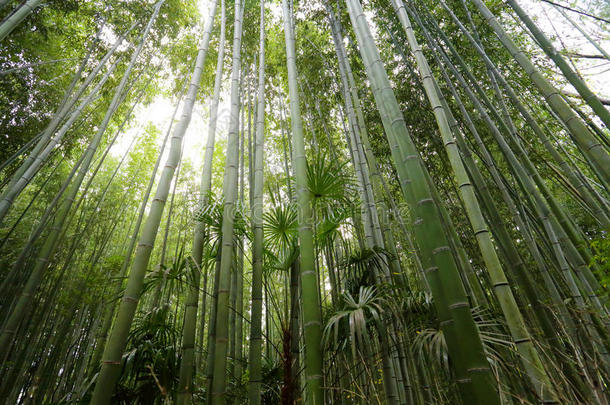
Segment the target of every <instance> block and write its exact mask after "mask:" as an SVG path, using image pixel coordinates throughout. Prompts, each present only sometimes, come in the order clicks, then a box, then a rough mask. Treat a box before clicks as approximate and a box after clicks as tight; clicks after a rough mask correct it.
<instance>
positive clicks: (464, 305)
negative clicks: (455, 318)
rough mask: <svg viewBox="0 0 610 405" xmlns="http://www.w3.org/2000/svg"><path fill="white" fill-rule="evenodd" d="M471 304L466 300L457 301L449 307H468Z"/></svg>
mask: <svg viewBox="0 0 610 405" xmlns="http://www.w3.org/2000/svg"><path fill="white" fill-rule="evenodd" d="M468 307H469V305H468V303H467V302H466V301H460V302H456V303H455V304H451V305H449V309H459V308H468Z"/></svg>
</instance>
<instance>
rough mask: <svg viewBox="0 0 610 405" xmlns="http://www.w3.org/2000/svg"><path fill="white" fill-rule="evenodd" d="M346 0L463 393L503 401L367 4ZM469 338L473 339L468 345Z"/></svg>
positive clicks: (463, 395) (467, 398)
mask: <svg viewBox="0 0 610 405" xmlns="http://www.w3.org/2000/svg"><path fill="white" fill-rule="evenodd" d="M347 4H348V10H349V14H350V19H351V21H352V26H353V27H354V31H355V32H356V37H357V40H358V44H359V46H360V54H361V55H362V58H363V60H364V64H365V67H366V70H367V74H368V76H369V79H370V80H371V85H372V87H373V94H374V96H375V100H376V104H377V107H378V109H379V112H380V114H381V119H382V122H383V124H384V128H385V130H386V135H387V137H388V141H389V143H390V149H391V151H392V157H393V160H394V163H395V166H396V169H397V170H398V173H399V179H400V183H401V187H402V189H403V193H404V195H405V199H406V200H407V202H408V204H409V206H410V208H411V210H412V212H413V215H414V224H415V227H414V228H415V233H416V239H417V243H418V245H419V248H420V251H421V253H422V256H421V257H422V262H424V268H425V269H426V277H427V279H428V282H429V284H430V287H431V290H432V293H433V295H434V298H435V306H436V307H437V310H438V313H439V316H440V318H441V325H443V329H444V331H445V333H446V336H445V337H446V341H447V344H448V346H449V350H450V353H451V355H452V356H454V360H455V362H456V370H457V374H458V383H459V386H460V388H461V394H462V397H463V398H464V400H465V401H467V402H469V401H471V400H473V399H474V400H477V401H482V402H485V403H499V397H498V392H497V390H496V387H495V383H494V382H493V381H492V378H491V373H490V370H489V366H488V364H487V361H486V359H485V356H484V355H483V347H482V343H481V340H480V336H479V335H478V331H477V330H476V326H475V324H474V321H473V319H472V316H471V314H470V310H469V305H468V302H467V299H466V295H465V292H464V288H463V285H462V282H461V280H460V277H459V274H458V271H457V268H456V265H455V262H454V260H453V257H452V255H451V252H450V249H449V247H448V245H447V240H446V237H445V235H444V232H443V229H442V226H441V224H440V221H439V219H438V215H437V207H436V206H435V204H434V200H433V198H432V195H431V192H430V187H429V185H428V184H427V180H426V175H425V173H424V170H425V169H424V167H423V165H422V162H421V160H420V157H419V153H418V151H417V149H416V148H415V145H414V144H413V141H412V139H411V137H410V135H409V132H408V130H407V128H406V125H405V122H404V118H403V117H402V113H401V112H400V109H399V107H398V102H397V101H396V97H395V95H394V92H393V91H392V89H391V86H390V83H389V79H388V77H387V73H386V72H385V69H384V68H383V63H382V62H381V59H380V56H379V51H378V50H377V48H376V46H375V44H374V41H373V39H372V37H371V33H370V30H369V27H368V23H367V22H366V17H365V16H364V13H363V11H362V8H361V6H360V4H359V2H358V1H356V0H349V1H348V2H347ZM449 285H451V288H449ZM465 341H468V342H469V344H468V345H465V344H464V343H463V342H465ZM459 342H462V344H460V343H459Z"/></svg>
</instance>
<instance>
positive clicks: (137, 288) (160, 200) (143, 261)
mask: <svg viewBox="0 0 610 405" xmlns="http://www.w3.org/2000/svg"><path fill="white" fill-rule="evenodd" d="M161 4H162V1H161V2H159V3H158V5H157V8H156V11H157V12H158V10H159V8H160V6H161ZM212 23H213V18H211V19H210V20H208V22H207V24H209V25H211V24H212ZM209 31H211V29H208V30H205V31H204V32H207V33H208V35H206V34H205V33H204V35H203V37H202V39H201V42H200V43H199V49H198V53H197V59H196V62H195V68H194V70H193V74H192V77H191V84H190V87H189V90H188V93H187V96H186V99H185V102H184V106H183V110H182V117H181V119H180V122H179V123H178V124H177V125H176V127H175V129H174V132H173V135H172V138H171V146H170V151H169V156H168V158H167V161H166V164H165V167H164V168H163V171H162V173H161V178H160V180H159V183H158V186H157V190H156V193H155V198H154V199H153V202H152V205H151V207H150V211H149V215H148V218H147V220H146V223H145V225H144V230H143V231H142V236H141V237H140V242H139V244H138V248H137V250H136V255H135V258H134V262H133V265H132V268H131V271H130V273H129V278H128V280H127V286H126V289H125V293H124V294H123V298H122V300H121V303H120V305H119V309H118V313H117V319H116V322H115V325H114V327H113V329H112V332H111V333H110V336H109V338H108V342H107V344H106V348H105V350H104V356H103V362H102V368H101V370H100V374H99V375H98V380H97V382H96V385H95V388H94V391H93V394H92V398H91V403H92V404H107V403H109V402H110V400H111V398H112V394H113V392H114V387H115V384H116V381H117V379H118V377H119V373H120V366H121V357H122V354H123V351H124V349H125V345H126V344H127V337H128V334H129V329H130V327H131V323H132V321H133V317H134V315H135V311H136V309H137V304H138V301H139V298H140V295H141V293H142V287H143V282H144V275H145V273H146V268H147V267H148V263H149V261H150V255H151V253H152V249H153V246H154V243H155V239H156V236H157V233H158V229H159V225H160V222H161V217H162V215H163V209H164V207H165V202H166V200H167V196H168V193H169V189H170V185H171V182H172V178H173V177H174V172H175V170H176V167H177V166H178V163H179V161H180V154H181V149H182V138H183V136H184V133H185V132H186V129H187V127H188V124H189V122H190V118H191V116H192V111H193V106H194V104H195V98H196V95H197V91H198V90H199V82H200V79H201V73H202V71H203V65H204V63H205V58H206V55H207V50H208V45H209Z"/></svg>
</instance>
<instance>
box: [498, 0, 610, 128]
mask: <svg viewBox="0 0 610 405" xmlns="http://www.w3.org/2000/svg"><path fill="white" fill-rule="evenodd" d="M507 3H508V5H509V6H511V8H512V9H513V10H515V13H517V15H518V16H519V19H520V20H521V21H522V22H523V23H524V24H525V26H526V27H527V29H528V30H529V31H530V32H531V33H532V35H533V36H534V38H535V39H536V42H538V44H539V45H540V47H541V48H542V50H543V51H544V53H545V54H546V55H547V56H548V57H549V58H551V59H552V60H553V62H555V64H556V65H557V67H558V68H559V69H560V70H561V72H562V73H563V74H564V76H565V78H566V79H567V80H568V81H569V82H570V84H571V85H572V86H574V88H575V89H576V91H577V92H578V94H580V95H581V96H582V98H583V100H584V101H585V103H587V104H588V105H589V107H591V109H592V110H593V111H594V112H595V114H597V116H598V117H599V118H600V119H601V120H602V122H603V123H604V124H606V127H607V128H610V112H609V111H608V110H607V109H606V107H604V105H603V104H602V102H601V101H600V99H599V98H598V97H597V96H596V95H595V94H594V93H593V92H592V91H591V89H589V86H587V84H586V83H585V82H584V81H583V80H582V79H581V78H580V76H579V75H578V73H576V72H575V71H574V70H573V69H572V68H571V67H570V65H569V64H568V62H566V60H565V59H564V58H563V56H562V55H561V54H560V53H559V52H557V50H556V49H555V47H554V46H553V44H552V43H551V41H550V40H549V39H548V38H547V37H546V35H544V33H543V32H542V31H541V30H540V29H539V28H538V26H537V25H536V24H535V23H534V21H532V19H531V18H530V17H529V16H528V15H527V13H526V12H525V11H524V10H523V9H522V8H521V7H520V6H519V3H517V2H516V1H515V0H507Z"/></svg>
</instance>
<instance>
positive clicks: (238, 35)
mask: <svg viewBox="0 0 610 405" xmlns="http://www.w3.org/2000/svg"><path fill="white" fill-rule="evenodd" d="M242 18H243V15H242V3H241V1H239V0H238V1H237V2H236V3H235V20H234V21H235V22H234V28H233V64H232V72H231V113H230V117H231V121H230V124H229V135H228V140H227V154H226V156H227V158H226V162H225V174H224V181H223V195H224V204H223V216H222V218H223V219H222V245H221V259H220V269H219V272H220V275H219V284H218V298H217V301H216V302H217V304H216V305H217V309H216V311H217V314H216V336H215V345H214V377H213V380H212V391H211V395H212V397H211V403H212V404H224V403H225V395H226V373H227V367H226V364H227V353H228V343H229V325H228V323H227V320H228V318H229V300H230V289H231V266H232V264H233V258H234V255H233V253H234V240H233V239H234V238H233V236H234V222H235V209H236V201H237V177H238V173H237V172H238V164H239V161H238V147H239V145H238V143H239V142H238V135H239V121H240V120H239V93H240V80H239V79H240V73H241V56H240V53H241V39H242Z"/></svg>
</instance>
